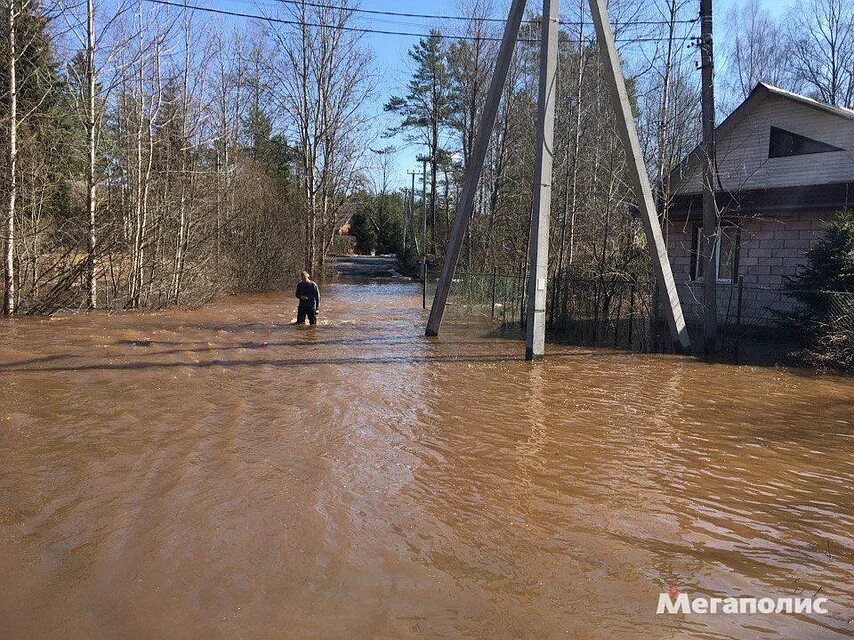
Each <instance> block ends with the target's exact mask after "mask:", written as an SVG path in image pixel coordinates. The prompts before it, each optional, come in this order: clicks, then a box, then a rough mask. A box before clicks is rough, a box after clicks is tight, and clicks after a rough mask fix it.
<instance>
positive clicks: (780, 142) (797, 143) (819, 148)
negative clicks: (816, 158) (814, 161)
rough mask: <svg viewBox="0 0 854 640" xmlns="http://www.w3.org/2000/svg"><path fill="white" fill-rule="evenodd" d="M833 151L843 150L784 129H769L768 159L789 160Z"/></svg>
mask: <svg viewBox="0 0 854 640" xmlns="http://www.w3.org/2000/svg"><path fill="white" fill-rule="evenodd" d="M833 151H843V149H840V148H839V147H834V146H833V145H830V144H827V143H826V142H819V141H818V140H813V139H812V138H807V137H806V136H801V135H798V134H797V133H792V132H791V131H786V130H785V129H780V128H778V127H771V143H770V145H769V147H768V157H769V158H789V157H792V156H806V155H811V154H814V153H830V152H833Z"/></svg>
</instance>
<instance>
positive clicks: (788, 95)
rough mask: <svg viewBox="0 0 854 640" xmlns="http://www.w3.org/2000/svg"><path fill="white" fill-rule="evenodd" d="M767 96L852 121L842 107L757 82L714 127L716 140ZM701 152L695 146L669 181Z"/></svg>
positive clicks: (849, 112)
mask: <svg viewBox="0 0 854 640" xmlns="http://www.w3.org/2000/svg"><path fill="white" fill-rule="evenodd" d="M769 96H777V97H779V98H784V99H786V100H791V101H793V102H797V103H798V104H801V105H803V106H805V107H810V108H812V109H817V110H819V111H823V112H824V113H828V114H830V115H833V116H837V117H840V118H844V119H846V120H852V121H854V110H851V109H843V108H842V107H834V106H833V105H829V104H825V103H823V102H819V101H818V100H813V99H812V98H807V97H806V96H802V95H800V94H798V93H792V92H791V91H786V90H785V89H781V88H780V87H775V86H774V85H771V84H767V83H765V82H758V83H757V84H756V86H755V87H753V90H752V91H751V92H750V95H748V96H747V98H745V99H744V102H742V103H741V104H740V105H738V107H736V108H735V110H734V111H733V112H732V113H730V114H729V115H728V116H727V117H726V118H725V119H724V121H723V122H721V123H720V124H719V125H718V126H717V127H715V137H716V138H717V137H720V136H721V135H724V134H726V133H727V132H728V131H729V130H730V129H732V128H733V127H735V126H736V125H737V124H738V123H739V122H741V120H742V118H744V117H745V116H746V115H747V114H748V113H749V112H750V110H751V109H752V108H754V107H757V106H759V105H760V104H762V102H764V101H765V100H767V99H768V97H769ZM754 103H755V104H754ZM702 150H703V145H697V146H696V147H695V148H694V150H693V151H691V153H689V154H688V155H686V156H685V157H684V158H683V159H682V160H681V161H680V162H679V163H678V164H677V165H676V166H675V167H673V169H671V171H670V176H671V179H673V178H674V177H675V176H678V173H679V172H681V171H683V170H684V169H685V168H687V166H688V165H689V164H690V163H691V162H692V161H693V160H694V159H696V158H697V157H698V156H700V155H701V154H702Z"/></svg>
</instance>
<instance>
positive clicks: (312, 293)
mask: <svg viewBox="0 0 854 640" xmlns="http://www.w3.org/2000/svg"><path fill="white" fill-rule="evenodd" d="M296 297H297V298H299V304H300V306H301V307H304V308H307V309H320V289H318V288H317V283H315V282H313V281H312V280H309V281H308V282H303V281H302V280H300V282H299V284H297V292H296ZM303 298H305V300H304V299H303Z"/></svg>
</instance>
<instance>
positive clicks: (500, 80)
mask: <svg viewBox="0 0 854 640" xmlns="http://www.w3.org/2000/svg"><path fill="white" fill-rule="evenodd" d="M552 2H555V3H556V2H557V0H543V15H544V16H551V14H552V7H553V6H554V5H552V4H551V3H552ZM589 2H590V11H591V13H592V16H593V23H594V25H595V27H596V36H597V39H598V42H599V49H600V51H601V53H602V57H603V61H604V63H605V64H604V67H605V71H606V76H607V79H608V81H609V85H610V89H611V97H612V102H613V104H614V110H615V112H616V115H617V128H618V133H619V135H620V138H621V139H622V142H623V145H624V146H625V150H626V156H627V160H628V170H629V177H630V179H631V181H632V183H633V184H632V186H633V187H634V189H635V194H636V198H637V199H638V208H639V209H640V213H641V218H642V221H643V227H644V232H645V234H646V240H647V244H648V245H649V248H650V252H651V254H652V263H653V268H654V270H655V275H656V278H657V280H658V282H659V285H660V287H661V290H662V291H663V292H664V294H665V295H664V296H663V297H664V298H666V302H667V304H666V305H665V307H666V308H665V314H666V316H667V323H668V327H669V329H670V335H671V338H672V340H673V343H674V345H676V346H677V347H678V348H680V349H682V350H684V351H687V350H688V349H689V348H690V341H689V338H688V331H687V329H686V327H685V320H684V317H683V315H682V306H681V304H680V302H679V296H678V293H677V291H676V283H675V281H674V279H673V272H672V270H671V268H670V262H669V260H668V257H667V248H666V247H665V245H664V238H663V235H662V233H661V225H660V224H659V221H658V213H657V210H656V207H655V201H654V199H653V196H652V188H651V186H650V183H649V176H648V175H647V172H646V168H645V166H644V161H643V155H642V154H641V150H640V142H639V140H638V135H637V129H636V127H635V123H634V117H633V115H632V111H631V104H630V102H629V98H628V92H627V91H626V82H625V78H624V77H623V73H622V70H621V68H620V59H619V55H618V53H617V48H616V45H615V43H614V36H613V33H612V31H611V27H610V24H609V22H608V12H607V8H606V6H605V2H604V0H589ZM555 8H556V7H555ZM524 10H525V0H514V1H513V4H512V5H511V7H510V15H509V16H508V20H507V24H506V26H505V28H504V37H503V39H502V42H501V48H500V49H499V53H498V59H497V61H496V65H495V71H494V72H493V76H492V81H491V83H490V87H489V93H488V95H487V102H486V105H485V107H484V113H483V116H482V117H481V122H480V128H479V129H478V132H477V139H476V141H475V147H474V149H473V150H472V156H471V162H470V166H469V167H467V168H466V175H465V179H464V182H463V190H462V195H461V197H460V202H459V204H458V206H457V217H456V219H455V220H454V228H453V231H452V234H451V237H450V239H449V242H448V251H447V253H446V255H445V262H444V264H443V266H442V274H441V276H440V278H439V283H438V286H437V287H436V295H435V296H434V298H433V306H432V308H431V310H430V318H429V320H428V322H427V330H426V334H427V335H428V336H435V335H438V333H439V326H440V325H441V322H442V316H443V315H444V312H445V305H446V303H447V300H448V293H449V292H450V288H451V282H452V279H453V275H454V269H455V267H456V263H457V260H458V259H459V254H460V250H461V248H462V242H463V238H464V237H465V234H466V231H467V229H468V225H469V222H470V220H471V212H472V207H473V205H474V196H475V192H476V189H477V183H478V180H479V179H480V175H481V172H482V170H483V163H484V158H485V156H486V150H487V145H488V142H489V137H490V135H491V134H492V130H493V127H494V125H495V117H496V113H497V111H498V103H499V101H500V99H501V92H502V90H503V87H504V82H505V80H506V78H507V70H508V67H509V65H510V60H511V58H512V55H513V49H514V48H515V44H516V39H517V38H518V33H519V25H520V24H521V19H522V14H523V12H524ZM547 26H548V25H544V31H543V33H544V34H546V33H547V32H546V27H547ZM555 26H556V25H555ZM549 44H550V38H545V37H544V38H543V43H542V47H541V52H542V55H543V56H544V57H546V58H547V59H546V60H545V62H544V64H543V65H542V69H543V73H547V69H548V68H549V66H548V64H549V60H548V58H549V57H552V56H554V57H555V58H556V56H557V51H556V47H550V46H548V45H549ZM551 63H552V64H556V59H554V60H551ZM541 86H542V83H541ZM545 95H546V96H547V97H548V92H546V94H545ZM543 99H544V94H543V92H542V91H541V95H540V100H541V104H540V112H541V114H544V115H545V117H540V118H539V124H540V131H539V132H538V141H539V142H540V145H541V147H540V150H542V149H543V147H544V145H543V142H547V139H546V136H545V132H544V130H543V128H544V126H545V125H546V121H547V120H548V117H547V116H548V109H547V104H545V103H543V102H542V101H543ZM552 99H553V96H552ZM540 150H538V167H539V168H540V169H542V171H538V173H540V179H539V182H540V185H539V186H542V185H543V184H548V185H550V184H551V181H552V176H551V163H550V162H547V165H548V166H545V165H542V163H541V160H542V157H541V156H540ZM547 152H548V153H551V149H547ZM535 186H536V185H535ZM547 191H548V192H549V194H550V189H549V190H547ZM540 194H541V195H542V190H540ZM536 202H538V203H539V205H540V207H539V209H538V210H536V211H534V212H533V219H535V220H538V221H539V222H538V225H537V228H538V229H542V228H543V226H545V229H546V230H547V229H548V226H547V224H545V225H544V224H543V217H542V216H541V215H540V214H541V213H545V215H548V208H545V210H543V209H544V204H545V203H543V198H542V197H540V198H538V199H537V198H535V203H536ZM533 227H534V225H532V233H533V232H534V228H533ZM531 247H532V252H531V256H530V257H529V263H530V264H531V265H532V266H535V265H536V266H538V265H539V264H540V263H543V264H546V265H547V264H548V249H547V244H546V245H545V247H544V246H543V244H542V243H536V242H532V243H531ZM543 249H545V250H543ZM538 270H539V269H538ZM540 275H542V274H532V277H530V278H529V281H528V288H529V290H528V299H529V301H532V303H533V305H534V309H535V310H540V308H542V310H543V311H544V310H545V293H546V291H547V290H548V287H547V283H546V282H545V277H540ZM541 281H542V282H541ZM530 306H532V305H531V304H529V307H530ZM529 311H530V309H529ZM539 315H540V318H539V320H540V321H541V322H544V320H545V315H544V313H541V314H539ZM529 316H530V313H529ZM527 334H528V335H527V341H526V344H527V349H526V355H527V356H528V357H538V356H540V355H542V352H543V346H542V345H543V343H544V331H538V330H537V326H536V322H532V321H531V318H529V322H528V327H527Z"/></svg>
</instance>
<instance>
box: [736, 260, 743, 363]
mask: <svg viewBox="0 0 854 640" xmlns="http://www.w3.org/2000/svg"><path fill="white" fill-rule="evenodd" d="M743 295H744V276H743V275H740V276H738V298H737V301H736V304H735V363H736V364H738V356H739V347H740V346H741V344H740V343H741V300H742V297H743Z"/></svg>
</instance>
